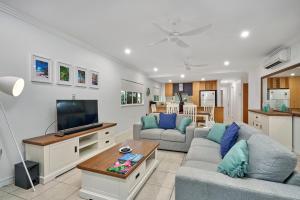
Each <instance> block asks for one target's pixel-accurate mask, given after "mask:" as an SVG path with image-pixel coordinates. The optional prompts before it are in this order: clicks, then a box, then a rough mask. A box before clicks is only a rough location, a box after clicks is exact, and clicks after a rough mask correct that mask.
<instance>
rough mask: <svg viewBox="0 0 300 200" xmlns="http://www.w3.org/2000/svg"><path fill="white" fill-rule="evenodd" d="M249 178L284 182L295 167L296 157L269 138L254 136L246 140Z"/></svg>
mask: <svg viewBox="0 0 300 200" xmlns="http://www.w3.org/2000/svg"><path fill="white" fill-rule="evenodd" d="M247 143H248V149H249V166H248V174H247V175H248V176H249V177H250V178H256V179H263V180H267V181H273V182H281V183H282V182H284V180H286V178H288V177H289V176H290V175H291V174H292V173H293V171H294V169H295V167H296V165H297V156H296V155H295V154H294V153H292V152H291V151H290V150H289V149H287V148H286V147H285V146H283V145H281V144H279V143H278V142H276V141H275V140H272V139H271V138H270V137H268V136H266V135H262V134H255V135H252V136H251V137H250V139H249V140H248V142H247Z"/></svg>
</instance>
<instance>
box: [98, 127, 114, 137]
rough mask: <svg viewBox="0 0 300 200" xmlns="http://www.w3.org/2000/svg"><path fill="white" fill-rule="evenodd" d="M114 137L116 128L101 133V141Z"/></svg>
mask: <svg viewBox="0 0 300 200" xmlns="http://www.w3.org/2000/svg"><path fill="white" fill-rule="evenodd" d="M109 137H114V128H107V129H104V130H101V131H99V139H103V138H109Z"/></svg>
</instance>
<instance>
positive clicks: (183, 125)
mask: <svg viewBox="0 0 300 200" xmlns="http://www.w3.org/2000/svg"><path fill="white" fill-rule="evenodd" d="M191 123H192V119H191V118H189V117H184V118H182V119H181V121H180V123H179V126H178V127H177V130H179V131H180V132H181V133H183V134H185V129H186V127H188V126H189V125H190V124H191Z"/></svg>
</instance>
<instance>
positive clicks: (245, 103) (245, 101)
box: [243, 83, 248, 124]
mask: <svg viewBox="0 0 300 200" xmlns="http://www.w3.org/2000/svg"><path fill="white" fill-rule="evenodd" d="M243 122H244V123H246V124H248V83H244V84H243Z"/></svg>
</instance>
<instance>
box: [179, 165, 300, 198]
mask: <svg viewBox="0 0 300 200" xmlns="http://www.w3.org/2000/svg"><path fill="white" fill-rule="evenodd" d="M175 199H176V200H210V199H215V200H224V199H225V200H227V199H228V200H229V199H230V200H241V199H251V200H261V199H269V200H274V199H276V200H291V199H294V200H295V199H296V200H300V187H298V186H293V185H287V184H283V183H276V182H270V181H264V180H259V179H253V178H243V179H242V178H231V177H229V176H226V175H224V174H221V173H218V172H214V171H207V170H202V169H197V168H191V167H180V168H179V170H178V171H177V174H176V179H175Z"/></svg>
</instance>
